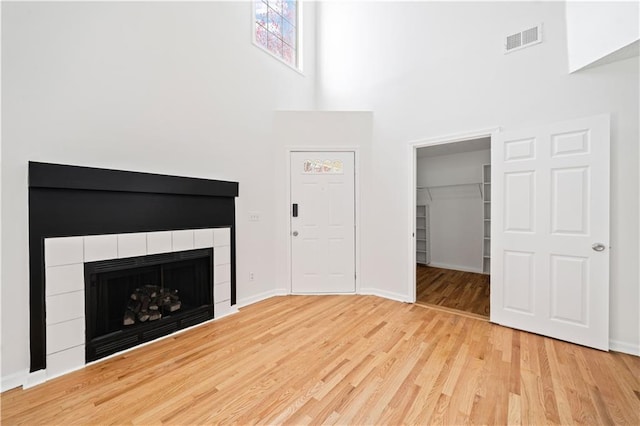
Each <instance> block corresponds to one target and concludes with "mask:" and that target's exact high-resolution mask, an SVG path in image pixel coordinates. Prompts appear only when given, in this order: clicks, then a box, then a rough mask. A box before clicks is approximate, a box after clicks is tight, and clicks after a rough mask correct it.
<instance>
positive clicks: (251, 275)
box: [249, 272, 253, 281]
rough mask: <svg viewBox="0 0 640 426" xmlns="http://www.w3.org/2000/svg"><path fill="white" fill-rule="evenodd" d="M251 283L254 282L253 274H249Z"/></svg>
mask: <svg viewBox="0 0 640 426" xmlns="http://www.w3.org/2000/svg"><path fill="white" fill-rule="evenodd" d="M249 281H253V272H249Z"/></svg>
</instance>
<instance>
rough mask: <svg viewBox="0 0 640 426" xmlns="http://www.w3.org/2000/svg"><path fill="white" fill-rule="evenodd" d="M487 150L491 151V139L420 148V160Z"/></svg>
mask: <svg viewBox="0 0 640 426" xmlns="http://www.w3.org/2000/svg"><path fill="white" fill-rule="evenodd" d="M485 149H491V138H489V137H487V138H480V139H472V140H468V141H461V142H453V143H446V144H442V145H433V146H426V147H424V148H418V158H425V157H438V156H440V155H451V154H460V153H463V152H471V151H483V150H485Z"/></svg>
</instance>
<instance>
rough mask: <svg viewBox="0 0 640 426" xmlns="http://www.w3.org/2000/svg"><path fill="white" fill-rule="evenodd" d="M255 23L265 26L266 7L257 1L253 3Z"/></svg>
mask: <svg viewBox="0 0 640 426" xmlns="http://www.w3.org/2000/svg"><path fill="white" fill-rule="evenodd" d="M254 6H255V17H256V23H258V24H260V25H262V26H263V27H266V26H267V5H266V3H264V2H262V1H260V0H258V1H256V2H254Z"/></svg>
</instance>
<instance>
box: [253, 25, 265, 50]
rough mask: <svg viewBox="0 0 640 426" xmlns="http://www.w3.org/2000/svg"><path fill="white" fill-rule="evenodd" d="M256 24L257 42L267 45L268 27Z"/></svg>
mask: <svg viewBox="0 0 640 426" xmlns="http://www.w3.org/2000/svg"><path fill="white" fill-rule="evenodd" d="M255 25H256V43H258V44H259V45H260V46H262V47H267V29H266V28H265V27H263V26H262V25H260V24H255Z"/></svg>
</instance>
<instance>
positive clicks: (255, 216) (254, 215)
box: [249, 212, 260, 222]
mask: <svg viewBox="0 0 640 426" xmlns="http://www.w3.org/2000/svg"><path fill="white" fill-rule="evenodd" d="M249 222H260V212H249Z"/></svg>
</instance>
